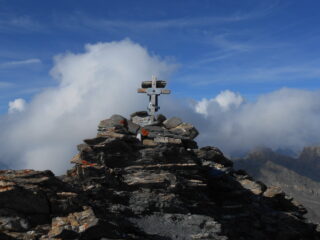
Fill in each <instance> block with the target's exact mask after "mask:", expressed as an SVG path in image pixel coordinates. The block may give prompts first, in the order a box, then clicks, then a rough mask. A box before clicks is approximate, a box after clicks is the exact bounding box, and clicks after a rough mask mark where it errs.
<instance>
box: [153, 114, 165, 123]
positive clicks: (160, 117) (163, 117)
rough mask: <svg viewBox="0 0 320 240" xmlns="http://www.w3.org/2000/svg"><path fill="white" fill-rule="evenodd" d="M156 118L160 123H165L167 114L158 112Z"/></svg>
mask: <svg viewBox="0 0 320 240" xmlns="http://www.w3.org/2000/svg"><path fill="white" fill-rule="evenodd" d="M156 119H157V122H158V123H159V124H161V123H163V122H164V121H165V120H167V118H166V116H164V115H162V114H158V115H157V117H156Z"/></svg>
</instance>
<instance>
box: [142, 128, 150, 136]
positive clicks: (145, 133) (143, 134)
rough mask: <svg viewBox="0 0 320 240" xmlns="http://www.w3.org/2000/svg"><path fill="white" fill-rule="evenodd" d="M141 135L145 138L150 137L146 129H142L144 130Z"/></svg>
mask: <svg viewBox="0 0 320 240" xmlns="http://www.w3.org/2000/svg"><path fill="white" fill-rule="evenodd" d="M141 135H142V136H144V137H146V136H148V135H149V131H147V130H146V129H144V128H142V129H141Z"/></svg>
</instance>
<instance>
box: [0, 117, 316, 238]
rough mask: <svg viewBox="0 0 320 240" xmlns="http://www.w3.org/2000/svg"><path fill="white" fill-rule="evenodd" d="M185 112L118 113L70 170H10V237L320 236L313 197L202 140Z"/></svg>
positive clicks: (1, 226)
mask: <svg viewBox="0 0 320 240" xmlns="http://www.w3.org/2000/svg"><path fill="white" fill-rule="evenodd" d="M141 114H142V113H141V112H140V113H135V114H133V115H132V118H134V117H136V116H138V117H139V116H140V115H141ZM178 120H179V119H172V118H171V119H168V120H165V117H164V116H163V117H162V120H161V121H159V123H158V124H156V125H153V126H144V127H141V126H137V125H136V124H135V123H133V122H132V121H131V120H128V119H126V118H124V117H122V116H119V115H113V116H112V117H111V118H110V119H106V120H103V121H101V122H100V124H99V128H98V134H97V136H96V137H94V138H88V139H85V140H84V143H82V144H80V145H78V150H79V153H78V154H76V155H75V156H74V157H73V158H72V159H71V162H72V163H73V164H74V167H73V168H72V169H70V170H68V172H67V174H66V175H63V176H61V177H59V178H58V177H55V176H54V175H53V174H52V173H51V172H50V171H34V170H19V171H13V170H7V171H1V172H0V231H1V234H0V239H42V240H45V239H100V240H103V239H105V240H106V239H123V240H124V239H146V240H148V239H150V240H151V239H153V240H169V239H178V240H189V239H190V240H193V239H217V240H226V239H237V240H238V239H259V240H260V239H262V240H263V239H283V240H286V239H288V240H289V239H311V240H312V239H319V232H317V231H316V227H317V226H316V225H314V224H312V223H308V222H307V221H306V220H305V219H304V214H305V209H304V208H303V206H301V205H300V204H298V203H297V202H295V201H294V200H293V199H291V198H289V197H288V196H286V194H285V193H284V192H283V191H281V189H277V188H273V187H267V186H265V185H264V184H263V183H261V182H258V181H255V180H254V179H253V178H251V177H250V176H248V174H246V173H245V172H244V171H235V170H234V169H233V168H232V162H231V161H230V160H228V159H227V158H226V157H225V156H224V155H223V153H222V152H221V151H220V150H219V149H217V148H215V147H204V148H200V149H198V148H197V144H196V142H194V140H193V139H194V137H195V136H196V135H197V130H196V129H195V128H194V127H193V126H192V125H191V124H188V123H183V122H182V121H181V120H179V121H178ZM137 135H138V136H140V137H141V140H139V139H138V138H137Z"/></svg>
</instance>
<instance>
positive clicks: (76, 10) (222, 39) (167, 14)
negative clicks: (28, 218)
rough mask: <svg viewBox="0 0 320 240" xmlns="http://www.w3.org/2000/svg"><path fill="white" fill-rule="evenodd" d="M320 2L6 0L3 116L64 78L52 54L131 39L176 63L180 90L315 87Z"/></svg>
mask: <svg viewBox="0 0 320 240" xmlns="http://www.w3.org/2000/svg"><path fill="white" fill-rule="evenodd" d="M319 8H320V2H319V1H316V0H314V1H311V0H306V1H272V0H268V1H253V0H252V1H249V0H242V1H235V0H234V1H228V0H208V1H206V0H194V1H186V0H184V1H173V0H171V1H166V0H162V1H155V0H146V1H142V0H136V1H132V0H131V1H130V0H128V1H120V0H119V1H107V0H105V1H103V0H92V1H81V0H64V1H61V0H56V1H49V0H48V1H44V0H29V1H23V0H0V114H4V113H6V112H7V108H8V102H9V101H12V100H14V99H16V98H24V99H26V100H30V99H31V98H32V96H34V95H35V94H36V93H38V92H40V91H41V90H42V89H44V88H47V87H50V86H54V85H56V84H57V82H55V80H52V78H51V77H50V74H49V71H50V69H51V68H52V66H53V57H54V56H55V55H57V54H60V53H65V52H68V51H70V52H76V53H77V52H83V46H84V45H85V44H86V43H96V42H109V41H118V40H122V39H124V38H130V39H131V40H132V41H134V42H136V43H139V44H141V45H142V46H143V47H146V48H147V49H148V50H149V51H150V52H151V53H153V54H155V55H158V56H160V57H161V58H165V59H168V61H171V62H174V63H177V64H178V68H177V70H176V71H175V72H174V74H173V75H172V77H171V79H170V80H171V81H170V85H169V86H170V88H171V89H172V90H173V92H174V94H175V95H176V96H178V97H181V98H185V97H187V98H194V99H201V98H203V97H206V98H211V97H214V96H215V95H216V94H218V93H219V92H221V91H223V90H226V89H229V90H231V91H235V92H239V93H241V94H242V95H243V96H244V97H245V98H246V99H248V100H254V99H255V98H256V97H257V96H259V95H260V94H263V93H267V92H271V91H274V90H276V89H279V88H282V87H289V88H299V89H307V90H317V89H319V87H320V84H319V77H320V68H319V66H320V44H319V42H320V28H319V23H320V14H319ZM142 80H144V79H142Z"/></svg>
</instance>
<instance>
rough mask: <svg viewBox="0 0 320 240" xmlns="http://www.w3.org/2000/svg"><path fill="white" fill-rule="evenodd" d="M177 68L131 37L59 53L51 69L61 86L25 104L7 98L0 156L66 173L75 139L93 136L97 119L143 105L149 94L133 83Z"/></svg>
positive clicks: (14, 164)
mask: <svg viewBox="0 0 320 240" xmlns="http://www.w3.org/2000/svg"><path fill="white" fill-rule="evenodd" d="M173 68H174V65H170V64H168V63H166V62H164V61H162V60H161V59H159V58H158V57H157V56H151V55H150V54H149V53H148V52H147V50H146V49H144V48H143V47H141V46H140V45H138V44H135V43H133V42H131V41H129V40H124V41H120V42H110V43H97V44H94V45H90V44H88V45H86V46H85V50H84V52H83V53H78V54H74V53H65V54H61V55H59V56H56V57H55V65H54V67H53V69H52V71H51V75H52V76H53V78H55V79H56V80H57V82H58V84H57V86H56V87H54V88H51V89H47V90H45V91H43V92H41V93H40V94H38V95H36V96H35V97H34V98H33V100H32V101H31V102H29V103H28V106H27V107H26V108H25V107H24V105H25V104H24V101H23V100H22V99H18V100H15V101H13V102H11V103H9V105H10V108H9V112H10V113H11V114H9V115H8V116H5V117H3V118H2V119H1V122H0V123H1V128H0V143H1V144H0V146H1V147H0V161H2V162H3V163H4V164H6V165H9V166H10V167H12V168H35V169H51V170H53V171H55V172H56V173H62V172H63V171H64V170H65V169H66V168H67V167H69V166H68V165H69V163H68V162H69V159H70V157H71V156H72V155H73V153H74V152H75V150H76V145H77V144H79V143H81V140H82V139H84V138H88V137H90V136H92V137H94V135H95V133H96V126H97V124H98V121H100V120H102V119H105V118H107V117H109V116H110V115H112V114H114V113H119V114H123V115H128V114H130V113H132V112H133V111H135V110H144V109H141V108H143V106H147V104H146V99H145V96H141V95H138V94H136V91H135V89H137V88H138V87H139V86H140V84H141V81H142V80H146V79H150V78H151V75H153V74H154V75H157V76H159V77H167V76H168V74H169V73H170V72H171V71H172V69H173ZM24 108H25V109H24ZM22 109H24V111H20V110H22Z"/></svg>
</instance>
